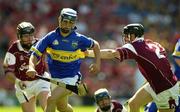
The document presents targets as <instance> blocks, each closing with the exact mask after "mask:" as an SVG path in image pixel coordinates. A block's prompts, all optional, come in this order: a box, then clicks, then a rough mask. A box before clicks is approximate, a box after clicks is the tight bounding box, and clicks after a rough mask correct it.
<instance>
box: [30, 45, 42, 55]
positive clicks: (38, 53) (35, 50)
mask: <svg viewBox="0 0 180 112" xmlns="http://www.w3.org/2000/svg"><path fill="white" fill-rule="evenodd" d="M30 50H31V51H33V52H35V53H36V55H38V56H42V53H41V52H40V51H39V50H37V49H36V48H35V47H34V46H33V47H31V49H30Z"/></svg>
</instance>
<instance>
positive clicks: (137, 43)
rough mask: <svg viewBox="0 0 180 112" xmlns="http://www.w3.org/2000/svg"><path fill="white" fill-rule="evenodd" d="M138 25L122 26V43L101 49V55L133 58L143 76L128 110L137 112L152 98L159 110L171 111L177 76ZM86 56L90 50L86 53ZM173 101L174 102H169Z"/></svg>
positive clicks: (165, 57)
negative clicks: (143, 79)
mask: <svg viewBox="0 0 180 112" xmlns="http://www.w3.org/2000/svg"><path fill="white" fill-rule="evenodd" d="M143 35H144V27H143V26H142V25H141V24H129V25H127V26H125V27H124V28H123V39H124V41H125V45H123V46H122V47H119V48H117V49H104V50H101V58H103V59H114V58H116V59H118V60H119V61H120V62H121V61H123V60H125V59H134V60H135V61H136V62H137V65H138V67H139V69H140V71H141V73H142V75H143V76H144V77H145V78H146V80H147V83H146V84H144V85H143V86H142V87H141V88H140V89H139V90H138V91H137V92H136V93H135V95H134V96H133V97H132V98H131V99H130V100H129V103H128V106H129V109H130V110H129V111H130V112H139V111H140V110H139V109H140V107H141V106H143V105H145V104H147V103H149V102H151V101H154V102H155V103H156V105H157V107H158V110H159V112H174V107H175V106H176V104H177V102H178V94H179V92H178V91H179V88H178V83H177V77H176V76H175V75H174V74H173V72H172V70H171V66H170V63H169V61H168V59H167V56H166V51H165V49H164V48H163V47H162V46H161V45H160V44H159V43H157V42H153V41H151V40H148V39H144V37H143ZM89 57H93V53H92V52H91V51H90V52H89ZM172 102H173V103H172Z"/></svg>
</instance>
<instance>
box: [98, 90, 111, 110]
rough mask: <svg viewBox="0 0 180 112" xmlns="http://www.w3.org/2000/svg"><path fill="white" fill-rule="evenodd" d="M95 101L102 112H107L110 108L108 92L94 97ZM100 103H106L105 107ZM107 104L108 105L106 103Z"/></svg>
mask: <svg viewBox="0 0 180 112" xmlns="http://www.w3.org/2000/svg"><path fill="white" fill-rule="evenodd" d="M94 98H95V101H96V103H97V105H98V106H99V108H100V109H101V110H102V111H105V112H106V111H108V110H109V109H110V108H111V103H110V102H111V97H110V95H109V92H108V91H106V90H105V91H102V92H100V93H97V94H95V95H94ZM102 102H106V103H105V105H104V103H103V105H102ZM107 102H108V103H107Z"/></svg>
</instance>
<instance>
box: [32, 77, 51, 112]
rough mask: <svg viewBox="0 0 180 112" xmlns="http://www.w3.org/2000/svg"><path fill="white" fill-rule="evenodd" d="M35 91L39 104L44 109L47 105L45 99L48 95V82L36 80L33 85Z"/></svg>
mask: <svg viewBox="0 0 180 112" xmlns="http://www.w3.org/2000/svg"><path fill="white" fill-rule="evenodd" d="M35 93H36V96H37V99H38V101H39V104H40V106H41V107H42V109H43V110H45V108H46V106H47V99H48V97H49V96H50V94H51V92H50V83H49V82H47V81H43V80H38V82H37V83H36V85H35Z"/></svg>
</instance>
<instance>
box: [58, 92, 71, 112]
mask: <svg viewBox="0 0 180 112" xmlns="http://www.w3.org/2000/svg"><path fill="white" fill-rule="evenodd" d="M56 105H57V110H58V111H59V112H73V109H72V106H71V105H70V104H68V96H65V97H63V98H61V99H59V100H58V101H57V103H56Z"/></svg>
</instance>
